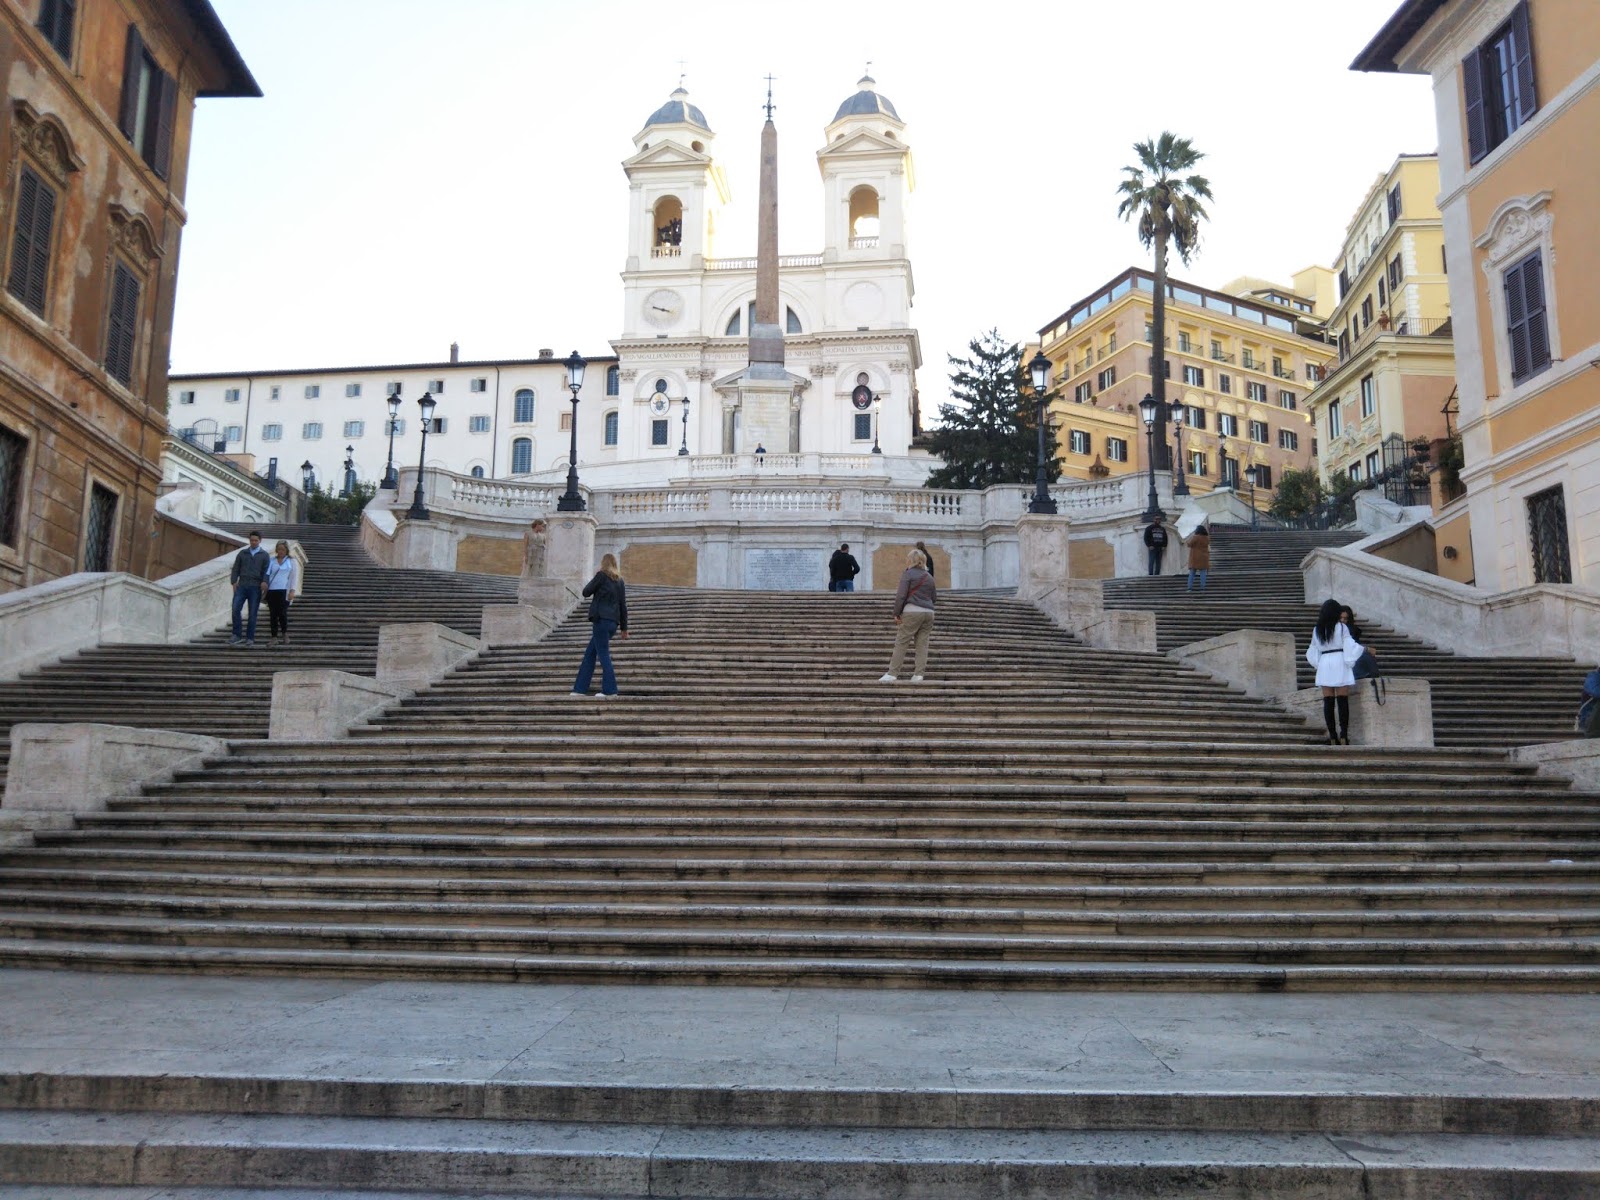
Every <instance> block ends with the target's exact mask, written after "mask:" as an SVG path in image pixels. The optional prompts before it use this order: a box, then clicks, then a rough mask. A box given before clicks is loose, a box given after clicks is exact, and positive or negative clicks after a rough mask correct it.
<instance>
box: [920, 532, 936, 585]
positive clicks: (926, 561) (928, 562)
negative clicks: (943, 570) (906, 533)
mask: <svg viewBox="0 0 1600 1200" xmlns="http://www.w3.org/2000/svg"><path fill="white" fill-rule="evenodd" d="M917 549H918V550H921V551H922V569H923V570H925V571H926V572H927V573H928V578H929V579H933V555H932V554H931V553H929V551H928V548H927V547H926V546H924V545H923V544H922V543H921V542H918V543H917ZM935 582H937V580H935Z"/></svg>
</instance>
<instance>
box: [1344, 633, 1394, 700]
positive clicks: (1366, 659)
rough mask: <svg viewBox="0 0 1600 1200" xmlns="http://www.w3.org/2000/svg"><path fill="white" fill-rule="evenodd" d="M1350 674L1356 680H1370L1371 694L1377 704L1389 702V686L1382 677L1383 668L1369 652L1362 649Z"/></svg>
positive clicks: (1364, 648)
mask: <svg viewBox="0 0 1600 1200" xmlns="http://www.w3.org/2000/svg"><path fill="white" fill-rule="evenodd" d="M1350 673H1351V674H1352V675H1354V676H1355V677H1356V678H1357V679H1370V680H1372V694H1373V696H1375V697H1376V698H1377V701H1378V703H1379V704H1386V703H1388V700H1389V684H1388V682H1387V681H1386V680H1385V679H1384V677H1383V668H1382V667H1380V666H1379V665H1378V658H1377V656H1376V655H1375V654H1373V653H1372V651H1371V650H1368V649H1367V648H1366V647H1362V650H1361V657H1360V658H1358V659H1356V661H1355V663H1354V664H1353V665H1352V666H1351V668H1350Z"/></svg>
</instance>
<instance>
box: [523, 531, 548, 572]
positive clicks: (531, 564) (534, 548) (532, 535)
mask: <svg viewBox="0 0 1600 1200" xmlns="http://www.w3.org/2000/svg"><path fill="white" fill-rule="evenodd" d="M548 537H549V534H548V531H547V530H546V527H545V523H544V521H542V520H538V521H534V522H533V523H532V524H531V525H529V526H528V531H527V532H526V533H524V534H523V535H522V578H524V579H543V578H544V559H545V545H546V542H547V540H548Z"/></svg>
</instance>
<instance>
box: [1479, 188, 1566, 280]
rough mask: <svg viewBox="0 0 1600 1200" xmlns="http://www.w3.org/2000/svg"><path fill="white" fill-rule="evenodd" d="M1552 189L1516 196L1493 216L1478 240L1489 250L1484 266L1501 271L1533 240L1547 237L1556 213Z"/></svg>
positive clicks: (1481, 247)
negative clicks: (1553, 206) (1551, 203)
mask: <svg viewBox="0 0 1600 1200" xmlns="http://www.w3.org/2000/svg"><path fill="white" fill-rule="evenodd" d="M1550 200H1551V193H1550V192H1537V193H1535V194H1534V195H1532V196H1513V197H1511V198H1510V199H1509V200H1507V201H1506V202H1505V203H1504V204H1502V205H1501V206H1500V207H1499V208H1498V209H1496V210H1495V213H1494V215H1493V216H1492V217H1490V218H1489V227H1488V232H1486V233H1485V234H1484V235H1483V236H1482V237H1479V238H1478V239H1476V241H1475V242H1474V245H1476V246H1477V247H1478V249H1480V250H1483V251H1484V252H1485V255H1484V260H1483V269H1484V271H1485V272H1487V273H1491V274H1492V273H1493V272H1495V271H1498V270H1499V269H1500V268H1501V267H1502V266H1504V265H1505V263H1506V260H1507V259H1510V258H1512V257H1513V256H1515V255H1517V254H1518V253H1520V252H1521V251H1522V250H1523V249H1525V248H1526V247H1527V246H1528V244H1529V243H1531V242H1535V241H1541V240H1546V239H1548V238H1549V236H1550V226H1551V224H1552V223H1553V222H1554V219H1555V218H1554V214H1552V213H1551V212H1550Z"/></svg>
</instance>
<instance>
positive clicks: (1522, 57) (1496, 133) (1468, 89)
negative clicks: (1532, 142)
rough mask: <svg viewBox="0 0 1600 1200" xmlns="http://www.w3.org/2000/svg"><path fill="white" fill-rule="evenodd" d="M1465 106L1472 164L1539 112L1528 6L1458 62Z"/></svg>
mask: <svg viewBox="0 0 1600 1200" xmlns="http://www.w3.org/2000/svg"><path fill="white" fill-rule="evenodd" d="M1461 90H1462V94H1463V98H1464V100H1465V103H1466V110H1467V149H1468V152H1469V154H1470V157H1471V160H1472V161H1473V162H1477V161H1478V160H1479V159H1481V158H1483V156H1484V155H1486V154H1488V153H1489V151H1491V150H1493V149H1494V148H1495V147H1496V146H1498V145H1499V144H1500V143H1501V142H1503V141H1505V140H1506V139H1507V138H1508V137H1510V136H1511V135H1512V134H1513V133H1515V132H1516V131H1517V130H1518V129H1519V128H1521V127H1522V126H1523V125H1525V124H1526V123H1527V122H1528V120H1529V119H1530V118H1531V117H1532V116H1533V114H1534V113H1535V112H1537V111H1538V110H1539V101H1538V93H1537V91H1536V90H1535V88H1534V78H1533V39H1532V36H1531V34H1530V31H1529V28H1528V4H1527V0H1522V3H1520V4H1518V5H1517V7H1516V8H1514V9H1513V10H1512V11H1511V18H1510V20H1508V21H1507V22H1506V23H1505V24H1504V25H1502V26H1501V27H1500V28H1499V29H1497V30H1495V32H1494V33H1493V34H1491V35H1490V37H1489V38H1488V40H1487V41H1485V42H1484V43H1483V44H1482V45H1481V46H1479V47H1478V48H1477V49H1476V50H1474V51H1473V52H1472V53H1471V54H1469V55H1467V57H1466V58H1464V59H1463V60H1462V61H1461Z"/></svg>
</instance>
